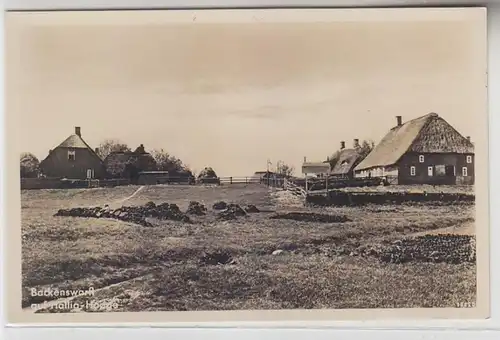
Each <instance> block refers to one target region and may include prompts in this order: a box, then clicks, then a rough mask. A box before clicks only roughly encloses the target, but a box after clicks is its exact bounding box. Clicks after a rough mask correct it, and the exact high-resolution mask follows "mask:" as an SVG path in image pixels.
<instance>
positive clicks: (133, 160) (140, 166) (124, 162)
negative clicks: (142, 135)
mask: <svg viewBox="0 0 500 340" xmlns="http://www.w3.org/2000/svg"><path fill="white" fill-rule="evenodd" d="M104 164H105V166H106V170H107V172H108V176H110V177H115V178H130V179H132V180H137V179H138V177H139V173H140V172H142V171H154V170H156V161H155V160H154V158H153V156H152V155H151V154H150V153H148V152H146V151H145V149H144V145H142V144H141V145H139V147H138V148H137V149H136V150H134V151H119V152H111V153H110V154H109V155H108V156H107V157H106V159H105V160H104Z"/></svg>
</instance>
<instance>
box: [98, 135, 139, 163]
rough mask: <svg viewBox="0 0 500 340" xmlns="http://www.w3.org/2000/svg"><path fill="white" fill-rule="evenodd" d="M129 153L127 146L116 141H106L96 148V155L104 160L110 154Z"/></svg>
mask: <svg viewBox="0 0 500 340" xmlns="http://www.w3.org/2000/svg"><path fill="white" fill-rule="evenodd" d="M126 151H131V150H130V148H129V147H128V146H127V144H125V143H122V142H120V141H119V140H116V139H106V140H104V141H103V142H102V143H101V144H99V146H98V150H97V155H98V156H99V157H101V159H105V158H106V157H107V156H108V155H109V154H110V153H112V152H126Z"/></svg>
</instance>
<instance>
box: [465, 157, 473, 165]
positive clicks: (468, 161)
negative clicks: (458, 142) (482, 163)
mask: <svg viewBox="0 0 500 340" xmlns="http://www.w3.org/2000/svg"><path fill="white" fill-rule="evenodd" d="M466 161H467V163H469V164H470V163H472V156H467V158H466Z"/></svg>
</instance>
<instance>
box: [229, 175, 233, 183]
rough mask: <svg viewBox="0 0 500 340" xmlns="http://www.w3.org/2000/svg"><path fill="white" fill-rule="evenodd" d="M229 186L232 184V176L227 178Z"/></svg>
mask: <svg viewBox="0 0 500 340" xmlns="http://www.w3.org/2000/svg"><path fill="white" fill-rule="evenodd" d="M229 184H233V176H231V177H229Z"/></svg>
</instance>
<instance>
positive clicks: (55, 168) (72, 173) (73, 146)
mask: <svg viewBox="0 0 500 340" xmlns="http://www.w3.org/2000/svg"><path fill="white" fill-rule="evenodd" d="M40 169H41V171H42V173H43V175H45V176H46V177H54V178H68V179H87V178H103V177H105V174H106V170H105V168H104V163H103V161H102V159H101V158H100V157H99V156H98V155H97V153H96V151H94V150H93V149H92V148H91V147H90V146H89V145H88V144H87V143H86V142H85V141H84V140H83V138H82V134H81V129H80V127H75V133H74V134H72V135H70V136H69V137H68V138H66V139H65V140H64V141H63V142H62V143H61V144H59V145H58V146H57V147H56V148H54V149H52V150H49V154H48V156H47V157H46V158H45V159H44V160H43V161H42V162H41V163H40Z"/></svg>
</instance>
